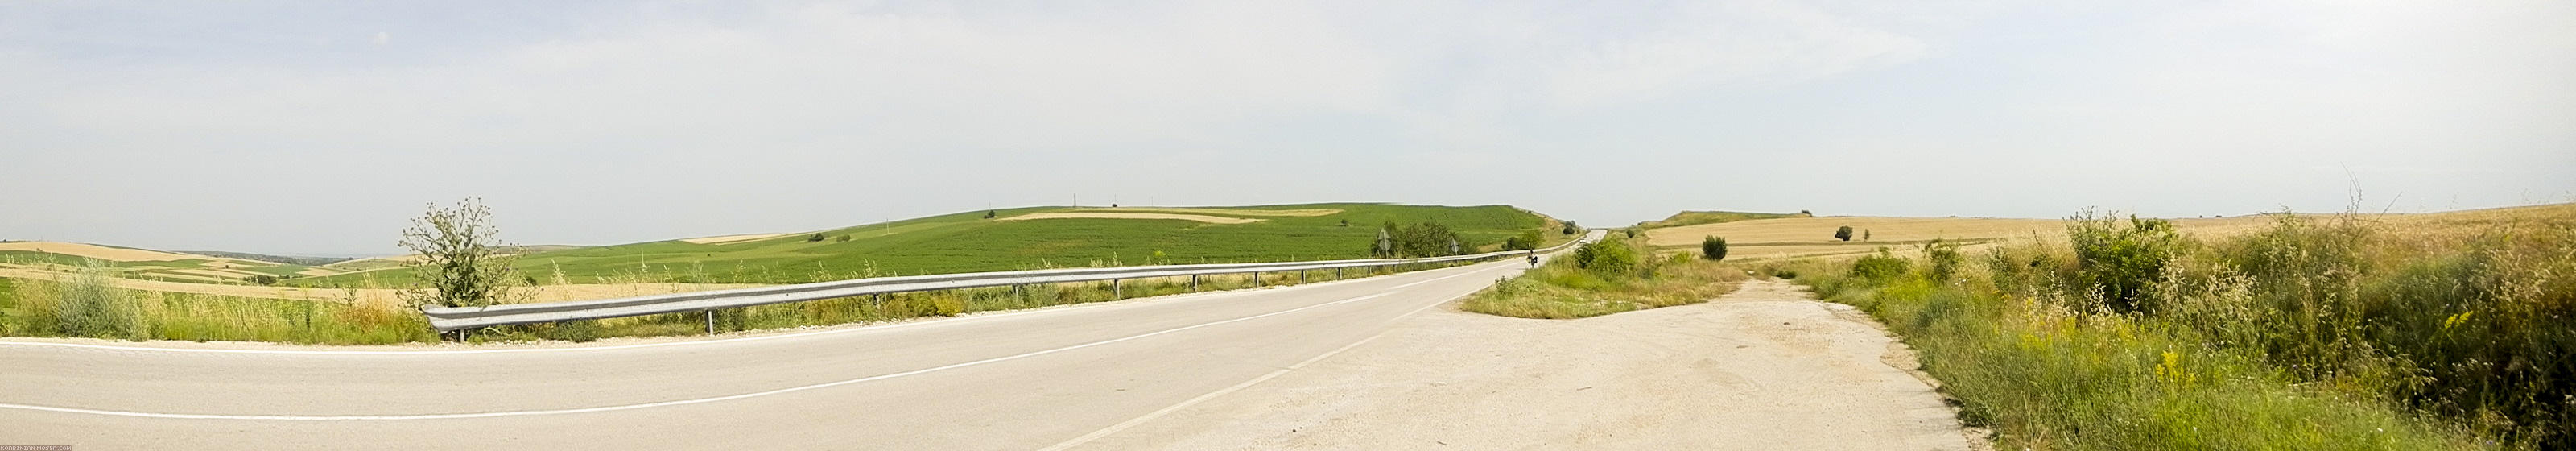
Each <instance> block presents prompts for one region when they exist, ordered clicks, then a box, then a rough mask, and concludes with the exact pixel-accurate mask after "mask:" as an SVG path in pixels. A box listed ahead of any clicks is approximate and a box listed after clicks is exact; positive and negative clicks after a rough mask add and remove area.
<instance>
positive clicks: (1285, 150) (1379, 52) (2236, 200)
mask: <svg viewBox="0 0 2576 451" xmlns="http://www.w3.org/2000/svg"><path fill="white" fill-rule="evenodd" d="M2123 5H2125V4H2111V5H2082V6H2068V5H2064V4H2058V3H2053V2H2052V3H2031V4H1987V3H1984V2H1973V1H1972V2H1938V3H1934V2H1908V3H1904V4H1885V3H1883V2H1836V1H1821V2H1799V1H1786V0H1745V1H1724V2H1678V3H1672V4H1659V5H1637V4H1591V3H1574V4H1549V3H1528V2H1459V3H1433V2H1397V3H1386V2H1347V3H1333V2H1325V3H1288V2H1251V3H1177V4H1150V5H1106V6H1104V5H1061V4H1059V5H1000V4H952V3H930V4H924V5H906V4H900V3H896V4H863V5H852V4H839V3H817V4H786V5H767V6H758V7H741V6H739V5H730V4H719V5H711V6H692V5H688V4H653V5H646V6H634V7H616V8H610V9H612V10H614V11H612V12H610V13H599V12H597V11H592V10H587V9H585V10H582V11H583V12H579V13H575V12H557V13H558V14H564V15H579V17H570V18H566V17H550V18H546V20H544V21H542V22H539V23H544V24H552V25H548V26H541V27H533V28H536V29H538V31H534V32H525V33H524V34H506V33H504V34H493V35H478V34H477V33H502V32H501V31H494V30H517V29H514V28H510V27H506V26H492V25H508V24H512V23H514V22H508V21H507V20H499V19H493V18H489V17H471V18H464V19H455V20H450V21H446V22H438V21H432V20H422V21H406V23H410V22H419V23H433V24H441V25H436V26H429V25H423V26H420V27H425V28H392V29H385V30H377V29H374V28H373V27H374V26H376V25H372V24H381V23H388V22H385V21H381V20H375V21H371V20H347V19H346V18H339V17H290V16H281V17H277V18H275V24H276V25H275V26H274V27H273V28H274V29H262V30H248V31H240V33H244V35H240V36H229V35H224V36H206V37H204V38H205V39H198V37H196V36H188V35H184V34H182V33H179V32H175V31H165V30H199V29H208V28H205V27H194V26H191V25H192V22H190V21H191V20H200V19H196V18H197V17H200V16H203V17H206V18H205V19H202V20H204V21H208V22H221V20H220V19H222V18H221V17H220V16H221V15H222V13H223V10H224V9H225V8H223V7H209V9H211V10H213V11H212V12H208V13H202V14H166V15H163V16H165V17H161V18H160V19H157V21H154V22H150V23H149V24H150V25H151V26H137V29H134V30H124V31H125V32H119V33H110V32H112V31H118V30H113V29H110V30H106V31H108V32H103V31H98V30H95V28H96V27H86V28H85V27H49V26H44V25H45V24H44V23H43V22H42V21H41V20H34V19H28V17H35V16H39V14H23V15H13V14H11V13H12V12H13V11H7V10H0V24H9V25H12V26H9V27H0V38H6V39H0V74H5V75H0V78H5V80H0V81H5V83H0V100H7V101H6V102H0V136H9V137H10V138H9V141H10V142H9V143H8V144H6V145H0V166H7V167H45V168H81V169H79V170H71V169H62V170H46V171H34V172H29V173H23V174H22V173H12V174H9V176H7V177H0V196H14V197H0V199H5V200H7V203H6V204H7V206H8V208H7V209H8V210H11V211H12V212H13V214H10V215H0V230H7V231H11V232H12V233H18V231H28V233H38V234H43V235H46V236H47V237H50V238H63V239H81V240H88V241H99V242H108V243H119V244H133V245H143V246H157V247H186V248H238V249H246V250H263V249H381V248H384V247H386V245H388V244H390V240H389V239H386V238H387V235H388V234H389V232H390V231H391V230H397V229H399V225H400V221H401V220H402V218H404V217H406V216H407V215H409V214H412V213H416V212H415V211H411V210H412V209H413V208H416V207H417V205H418V203H419V202H423V201H433V200H437V201H446V200H453V199H454V198H457V197H462V196H464V195H481V196H484V197H486V198H489V199H492V200H493V201H494V202H495V203H496V204H497V205H496V206H498V207H501V208H502V209H503V213H504V214H505V215H507V216H505V217H506V218H508V219H510V220H511V221H512V222H511V224H513V225H514V227H513V229H512V231H513V233H514V237H513V239H517V240H521V241H528V242H578V243H599V242H615V241H632V240H647V239H660V238H669V237H674V236H698V235H721V234H727V233H744V232H757V231H773V230H794V229H800V228H816V227H829V226H837V225H846V224H849V223H854V222H859V221H864V220H873V219H886V218H891V217H900V216H907V215H914V214H926V213H941V212H949V211H956V210H961V209H973V208H982V207H984V206H987V205H988V204H997V205H1000V206H1009V205H1019V204H1031V203H1061V202H1063V200H1062V199H1065V198H1067V197H1070V196H1068V194H1072V193H1076V192H1078V193H1081V194H1082V195H1083V196H1084V197H1085V198H1109V197H1111V196H1121V197H1124V198H1127V199H1154V200H1156V201H1158V202H1163V203H1221V204H1231V203H1263V202H1295V201H1325V200H1382V201H1405V202H1425V203H1514V204H1521V205H1523V206H1526V207H1531V208H1533V209H1537V210H1540V211H1545V212H1550V213H1558V214H1563V215H1567V216H1570V217H1572V218H1573V219H1577V220H1581V221H1584V222H1587V223H1603V224H1608V223H1617V222H1625V221H1633V220H1640V219H1648V218H1651V217H1655V216H1660V215H1662V214H1666V213H1668V212H1669V211H1671V210H1677V209H1684V208H1690V209H1709V208H1743V209H1766V208H1767V209H1773V210H1796V209H1815V210H1817V211H1819V212H1825V211H1829V210H1830V211H1834V212H1837V213H1912V214H1988V215H2024V216H2055V215H2059V214H2064V213H2065V212H2067V211H2072V208H2075V207H2081V206H2084V205H2087V204H2100V205H2105V206H2113V207H2124V208H2125V207H2135V206H2141V205H2143V206H2150V207H2153V206H2168V207H2169V208H2174V209H2181V208H2184V207H2190V206H2197V205H2208V206H2209V207H2206V208H2208V209H2206V210H2188V211H2174V212H2172V213H2176V214H2200V213H2227V214H2234V213H2240V212H2243V211H2246V210H2252V209H2255V208H2253V207H2247V205H2253V206H2256V207H2261V208H2269V207H2271V206H2277V205H2281V204H2286V203H2296V202H2301V201H2304V200H2308V199H2325V200H2326V201H2328V202H2335V203H2333V204H2329V205H2326V206H2327V207H2328V208H2331V207H2333V206H2337V205H2340V202H2341V199H2340V196H2339V191H2340V190H2342V189H2343V187H2344V186H2345V185H2344V184H2343V183H2342V180H2340V179H2333V180H2326V179H2325V178H2329V177H2339V175H2335V174H2324V175H2316V174H2307V173H2308V172H2317V171H2298V172H2299V173H2298V174H2294V177H2293V176H2279V175H2278V174H2274V173H2270V172H2266V171H2267V169H2265V168H2280V167H2311V166H2316V165H2333V166H2336V167H2345V166H2349V167H2354V168H2409V167H2413V168H2438V170H2433V169H2428V170H2425V171H2420V172H2403V171H2385V172H2387V173H2388V174H2390V175H2387V176H2380V175H2377V174H2363V176H2367V177H2373V178H2372V179H2371V180H2383V179H2384V180H2390V182H2387V183H2389V184H2391V185H2395V186H2397V188H2392V189H2388V190H2386V191H2405V192H2406V196H2407V198H2408V199H2419V198H2428V199H2429V198H2438V199H2446V200H2447V199H2455V198H2461V197H2463V196H2465V197H2467V198H2469V199H2472V200H2471V202H2490V203H2492V202H2497V201H2496V199H2505V200H2503V201H2512V200H2513V199H2508V198H2511V197H2514V196H2515V195H2517V193H2521V192H2525V191H2529V190H2532V189H2542V190H2546V189H2565V188H2552V187H2548V186H2541V187H2536V188H2535V187H2531V186H2525V185H2541V184H2545V183H2542V182H2533V181H2532V180H2547V179H2549V178H2550V177H2551V176H2576V157H2570V156H2569V153H2567V152H2566V151H2565V150H2566V149H2568V148H2569V147H2568V146H2570V145H2576V135H2571V132H2569V131H2567V128H2566V127H2564V124H2566V123H2571V122H2576V97H2571V96H2576V88H2571V87H2570V86H2569V85H2567V84H2565V83H2564V82H2563V80H2566V79H2569V78H2570V77H2576V62H2571V61H2570V60H2569V59H2568V58H2565V57H2564V56H2565V55H2570V54H2576V46H2571V45H2570V43H2571V42H2576V39H2571V38H2570V37H2569V36H2570V32H2569V31H2568V30H2576V13H2571V12H2570V11H2567V10H2568V9H2569V8H2568V7H2566V6H2563V5H2559V4H2542V5H2529V4H2521V5H2515V4H2465V5H2464V4H2458V3H2451V2H2429V3H2409V4H2401V5H2399V7H2397V8H2396V9H2382V8H2380V7H2378V6H2371V5H2346V4H2343V3H2341V2H2335V3H2326V4H2309V3H2271V2H2265V3H2254V4H2251V6H2243V5H2247V4H2244V3H2220V4H2195V5H2181V6H2172V5H2140V6H2123ZM29 10H33V9H32V8H31V9H29ZM299 11H300V10H299ZM548 13H549V10H545V9H542V8H540V9H538V10H535V11H529V12H526V14H530V15H544V14H548ZM243 14H246V15H254V16H261V17H266V16H267V15H268V14H267V12H265V11H262V12H258V14H253V13H243ZM424 19H435V18H424ZM495 20H499V22H493V23H487V22H491V21H495ZM349 24H369V25H349ZM562 24H576V25H562ZM83 25H94V24H83ZM353 26H363V27H368V28H354V29H353V28H350V27H353ZM407 26H408V25H407ZM111 28H112V27H111ZM218 29H219V28H218ZM47 33H56V34H47ZM155 33H160V34H155ZM394 33H402V34H404V35H405V36H407V37H406V38H405V42H404V43H402V45H391V44H393V43H392V42H391V41H392V38H393V36H392V35H393V34H394ZM90 34H97V35H98V36H92V35H90ZM316 34H318V35H322V36H341V37H344V38H343V40H346V39H345V37H348V36H370V37H371V38H372V39H370V42H373V43H375V44H377V46H375V47H376V48H373V49H371V50H369V51H364V52H349V53H331V52H333V51H346V50H348V49H346V48H345V46H343V48H337V49H334V48H327V47H331V46H320V45H314V46H304V45H301V44H304V42H303V40H304V39H306V37H307V36H313V35H316ZM110 35H113V36H110ZM272 35H273V36H287V37H285V38H274V39H272V38H271V36H272ZM419 36H435V37H436V39H422V38H420V37H419ZM182 40H186V41H187V42H189V43H191V44H190V45H188V46H170V45H160V44H165V43H168V42H176V41H182ZM281 40H282V41H281ZM200 41H202V42H200ZM281 42H282V43H283V44H284V45H282V46H281V45H276V44H279V43H281ZM460 43H468V44H460ZM280 47H313V48H312V49H301V50H299V51H310V52H314V53H309V54H296V55H294V57H276V56H270V55H273V54H275V53H276V52H279V51H281V50H279V48H280ZM173 49H176V50H173ZM2442 145H2451V146H2452V147H2442ZM21 162H25V163H24V164H23V165H21V164H16V163H21ZM1998 162H2000V163H1998ZM2211 162H2220V164H2212V163H2211ZM2293 163H2295V164H2293ZM95 168H115V169H114V170H101V169H95ZM1819 168H1826V169H1819ZM2024 168H2037V169H2024ZM1567 171H1570V172H1573V173H1576V174H1578V175H1576V176H1572V177H1569V176H1567V175H1566V172H1567ZM2090 171H2105V172H2107V173H2104V174H2089V173H2086V172H2090ZM2362 171H2377V169H2362ZM2496 171H2503V172H2502V173H2498V172H2496ZM2321 174H2322V173H2321ZM2444 174H2488V175H2486V176H2481V177H2479V179H2480V180H2478V181H2475V182H2460V181H2445V177H2448V178H2451V179H2456V178H2458V177H2457V176H2446V175H2444ZM1927 176H1928V177H1948V178H1959V179H1973V180H1964V181H1959V180H1951V181H1944V182H1942V183H1938V184H1933V185H1938V186H1923V185H1925V184H1923V183H1920V182H1919V181H1916V180H1917V179H1919V178H1922V177H1927ZM2266 176H2277V177H2274V178H2282V177H2290V178H2289V179H2285V180H2267V179H2264V177H2266ZM2559 178H2560V179H2564V178H2565V177H2559ZM228 179H249V180H260V181H263V183H284V184H287V185H291V186H309V187H321V188H312V189H292V190H286V192H288V193H291V194H287V196H288V197H290V198H292V199H294V202H295V203H297V204H299V205H319V206H329V207H330V209H331V210H332V212H331V213H330V214H316V215H310V216H306V217H299V218H296V220H295V221H282V220H279V219H277V218H276V217H275V214H274V212H273V211H270V210H263V209H258V208H246V206H253V205H260V204H259V202H264V201H265V200H263V199H262V198H258V197H256V196H246V197H245V198H244V199H242V202H240V203H238V204H229V203H223V202H206V201H204V200H203V199H202V198H197V197H191V196H184V195H175V194H173V193H172V192H171V191H170V190H168V189H166V187H167V186H174V185H171V183H178V182H173V181H185V183H190V184H207V183H219V182H220V181H221V180H228ZM1568 179H1571V180H1575V181H1563V180H1568ZM2177 179H2180V180H2190V181H2191V182H2190V183H2188V184H2187V185H2189V186H2174V185H2175V184H2174V183H2172V181H2173V180H2177ZM1496 180H1507V181H1510V182H1507V183H1496V182H1495V181H1496ZM1560 181H1562V182H1560ZM1556 183H1564V184H1565V185H1566V186H1554V187H1552V186H1549V185H1552V184H1556ZM2308 185H2316V186H2322V187H2323V188H2322V189H2321V190H2320V191H2323V192H2324V194H2323V195H2320V196H2310V195H2309V194H2307V193H2304V192H2301V193H2284V192H2280V191H2277V190H2274V191H2266V190H2271V189H2272V188H2274V187H2279V186H2308ZM73 186H78V187H82V188H79V189H67V188H63V187H73ZM187 186H196V185H187ZM925 187H937V188H935V189H934V188H925ZM2033 187H2049V188H2048V189H2033ZM1638 192H1646V193H1664V194H1657V195H1645V196H1623V195H1604V193H1638ZM2249 192H2251V193H2256V194H2246V193H2249ZM2428 192H2429V193H2428ZM2267 193H2268V194H2267ZM38 197H41V198H42V199H41V200H40V199H34V198H38ZM2480 199H2484V200H2480ZM2443 206H2450V205H2443ZM20 212H23V213H20ZM2150 213H2154V212H2150ZM180 222H185V223H191V224H205V225H207V226H203V227H189V228H186V229H184V230H172V229H171V228H170V227H167V226H165V225H166V224H171V223H180ZM214 224H228V226H222V227H218V226H214ZM520 224H524V225H520ZM81 234H94V235H93V236H90V237H75V236H73V235H81Z"/></svg>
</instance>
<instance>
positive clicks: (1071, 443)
mask: <svg viewBox="0 0 2576 451" xmlns="http://www.w3.org/2000/svg"><path fill="white" fill-rule="evenodd" d="M1479 272H1481V271H1479ZM1460 275H1465V274H1460ZM1452 277H1454V276H1452ZM1444 278H1445V277H1444ZM1433 280H1438V279H1433ZM1424 282H1429V281H1428V280H1426V281H1423V282H1414V284H1420V283H1424ZM1406 286H1412V285H1410V284H1408V285H1406ZM1469 294H1475V293H1474V292H1469V293H1467V294H1461V295H1457V296H1451V297H1449V298H1447V299H1441V300H1440V302H1433V303H1430V304H1425V305H1423V306H1422V307H1421V308H1416V309H1413V310H1412V311H1407V312H1404V314H1401V315H1395V317H1394V318H1390V319H1388V320H1387V322H1388V323H1394V322H1395V321H1396V320H1400V319H1404V318H1405V317H1408V316H1413V314H1415V313H1422V311H1423V310H1430V309H1431V308H1432V307H1438V306H1440V305H1441V304H1447V303H1449V301H1454V300H1458V298H1462V297H1466V296H1467V295H1469ZM1390 333H1395V329H1387V330H1384V331H1379V332H1378V333H1377V335H1370V336H1369V337H1368V338H1362V339H1360V341H1357V342H1353V343H1351V344H1349V345H1346V346H1342V347H1341V348H1340V349H1334V350H1332V351H1329V352H1325V353H1324V354H1323V355H1318V356H1315V358H1311V359H1306V361H1303V362H1297V364H1295V365H1288V367H1287V368H1280V369H1279V370H1278V371H1271V372H1270V374H1263V375H1261V377H1255V378H1252V380H1248V381H1243V383H1240V384H1234V386H1232V387H1226V388H1223V389H1219V390H1217V391H1212V392H1208V393H1207V394H1204V395H1199V397H1196V398H1190V399H1189V400H1188V401H1181V403H1180V404H1173V405H1171V407H1164V408H1163V409H1162V410H1156V411H1154V412H1153V413H1147V414H1145V415H1144V416H1140V417H1136V418H1135V419H1130V420H1127V421H1126V422H1123V423H1118V424H1116V425H1111V426H1109V427H1106V428H1101V429H1100V430H1097V431H1091V433H1089V434H1083V435H1082V436H1081V437H1074V438H1073V439H1072V440H1066V441H1064V442H1063V443H1057V444H1055V445H1054V446H1048V447H1045V448H1039V449H1038V451H1063V450H1067V449H1072V448H1073V447H1076V446H1082V445H1083V444H1085V443H1091V441H1093V440H1099V439H1101V438H1102V437H1108V436H1110V435H1113V434H1117V433H1119V432H1121V431H1126V430H1127V429H1128V428H1133V427H1136V426H1138V425H1143V424H1145V423H1146V422H1149V421H1154V419H1156V418H1162V417H1163V416H1164V415H1170V414H1171V413H1172V412H1178V411H1180V410H1181V409H1187V408H1189V407H1190V406H1195V405H1198V404H1199V403H1201V402H1207V400H1210V399H1216V398H1217V397H1219V396H1225V395H1228V394H1232V393H1234V392H1237V391H1242V390H1243V389H1246V388H1252V386H1254V385H1260V384H1261V383H1262V382H1268V381H1270V379H1273V378H1277V377H1279V376H1284V375H1287V374H1288V373H1289V372H1292V371H1297V370H1299V369H1304V368H1306V365H1313V364H1315V362H1320V361H1323V360H1324V359H1326V358H1330V357H1332V356H1335V355H1340V354H1341V353H1342V352H1343V351H1349V350H1351V348H1357V347H1360V345H1364V344H1368V342H1372V341H1377V339H1378V338H1381V337H1385V336H1386V334H1390Z"/></svg>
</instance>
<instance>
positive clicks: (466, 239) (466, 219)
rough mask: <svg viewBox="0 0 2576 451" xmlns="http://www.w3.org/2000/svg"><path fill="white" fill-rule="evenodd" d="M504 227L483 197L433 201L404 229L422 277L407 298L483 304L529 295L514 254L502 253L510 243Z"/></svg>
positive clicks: (457, 304) (413, 265) (431, 302)
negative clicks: (503, 238) (502, 240)
mask: <svg viewBox="0 0 2576 451" xmlns="http://www.w3.org/2000/svg"><path fill="white" fill-rule="evenodd" d="M500 233H501V229H500V228H499V227H496V226H494V225H492V210H491V209H489V208H485V207H484V206H483V204H482V201H481V200H479V199H475V198H471V197H469V198H466V199H465V200H463V201H458V202H457V203H456V205H454V206H450V207H441V206H439V205H438V204H436V203H431V204H429V211H427V212H424V213H421V215H420V217H418V218H412V220H411V228H408V229H404V230H403V234H402V247H403V248H404V249H410V250H411V252H412V254H413V255H414V258H413V259H412V261H411V264H410V266H411V268H412V271H413V272H414V273H416V274H419V276H420V282H421V284H419V285H413V286H412V288H411V289H407V290H403V293H402V297H403V300H404V301H407V302H410V303H411V304H412V305H413V306H415V307H418V306H428V305H442V306H449V307H479V306H486V305H492V304H496V303H506V302H510V301H513V300H516V299H517V297H518V296H522V295H524V291H525V290H522V289H521V288H522V287H521V286H520V284H519V281H520V277H519V276H518V274H517V271H516V270H513V269H511V268H510V261H511V260H512V258H511V257H510V256H509V255H508V254H505V253H503V250H505V249H507V248H508V246H505V245H502V244H501V243H500V242H499V240H498V236H499V235H500Z"/></svg>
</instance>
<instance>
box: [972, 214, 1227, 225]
mask: <svg viewBox="0 0 2576 451" xmlns="http://www.w3.org/2000/svg"><path fill="white" fill-rule="evenodd" d="M1074 218H1092V219H1178V220H1183V221H1198V222H1204V223H1209V224H1244V223H1252V222H1260V221H1261V220H1259V219H1246V218H1228V217H1224V216H1207V215H1185V214H1173V213H1030V214H1025V215H1019V216H1012V217H1008V218H1002V219H1001V220H1004V221H1026V220H1031V219H1074Z"/></svg>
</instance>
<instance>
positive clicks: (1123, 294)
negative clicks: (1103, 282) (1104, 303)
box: [1109, 279, 1127, 299]
mask: <svg viewBox="0 0 2576 451" xmlns="http://www.w3.org/2000/svg"><path fill="white" fill-rule="evenodd" d="M1109 297H1110V298H1111V299H1126V298H1127V291H1126V290H1123V289H1120V288H1118V279H1109Z"/></svg>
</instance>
